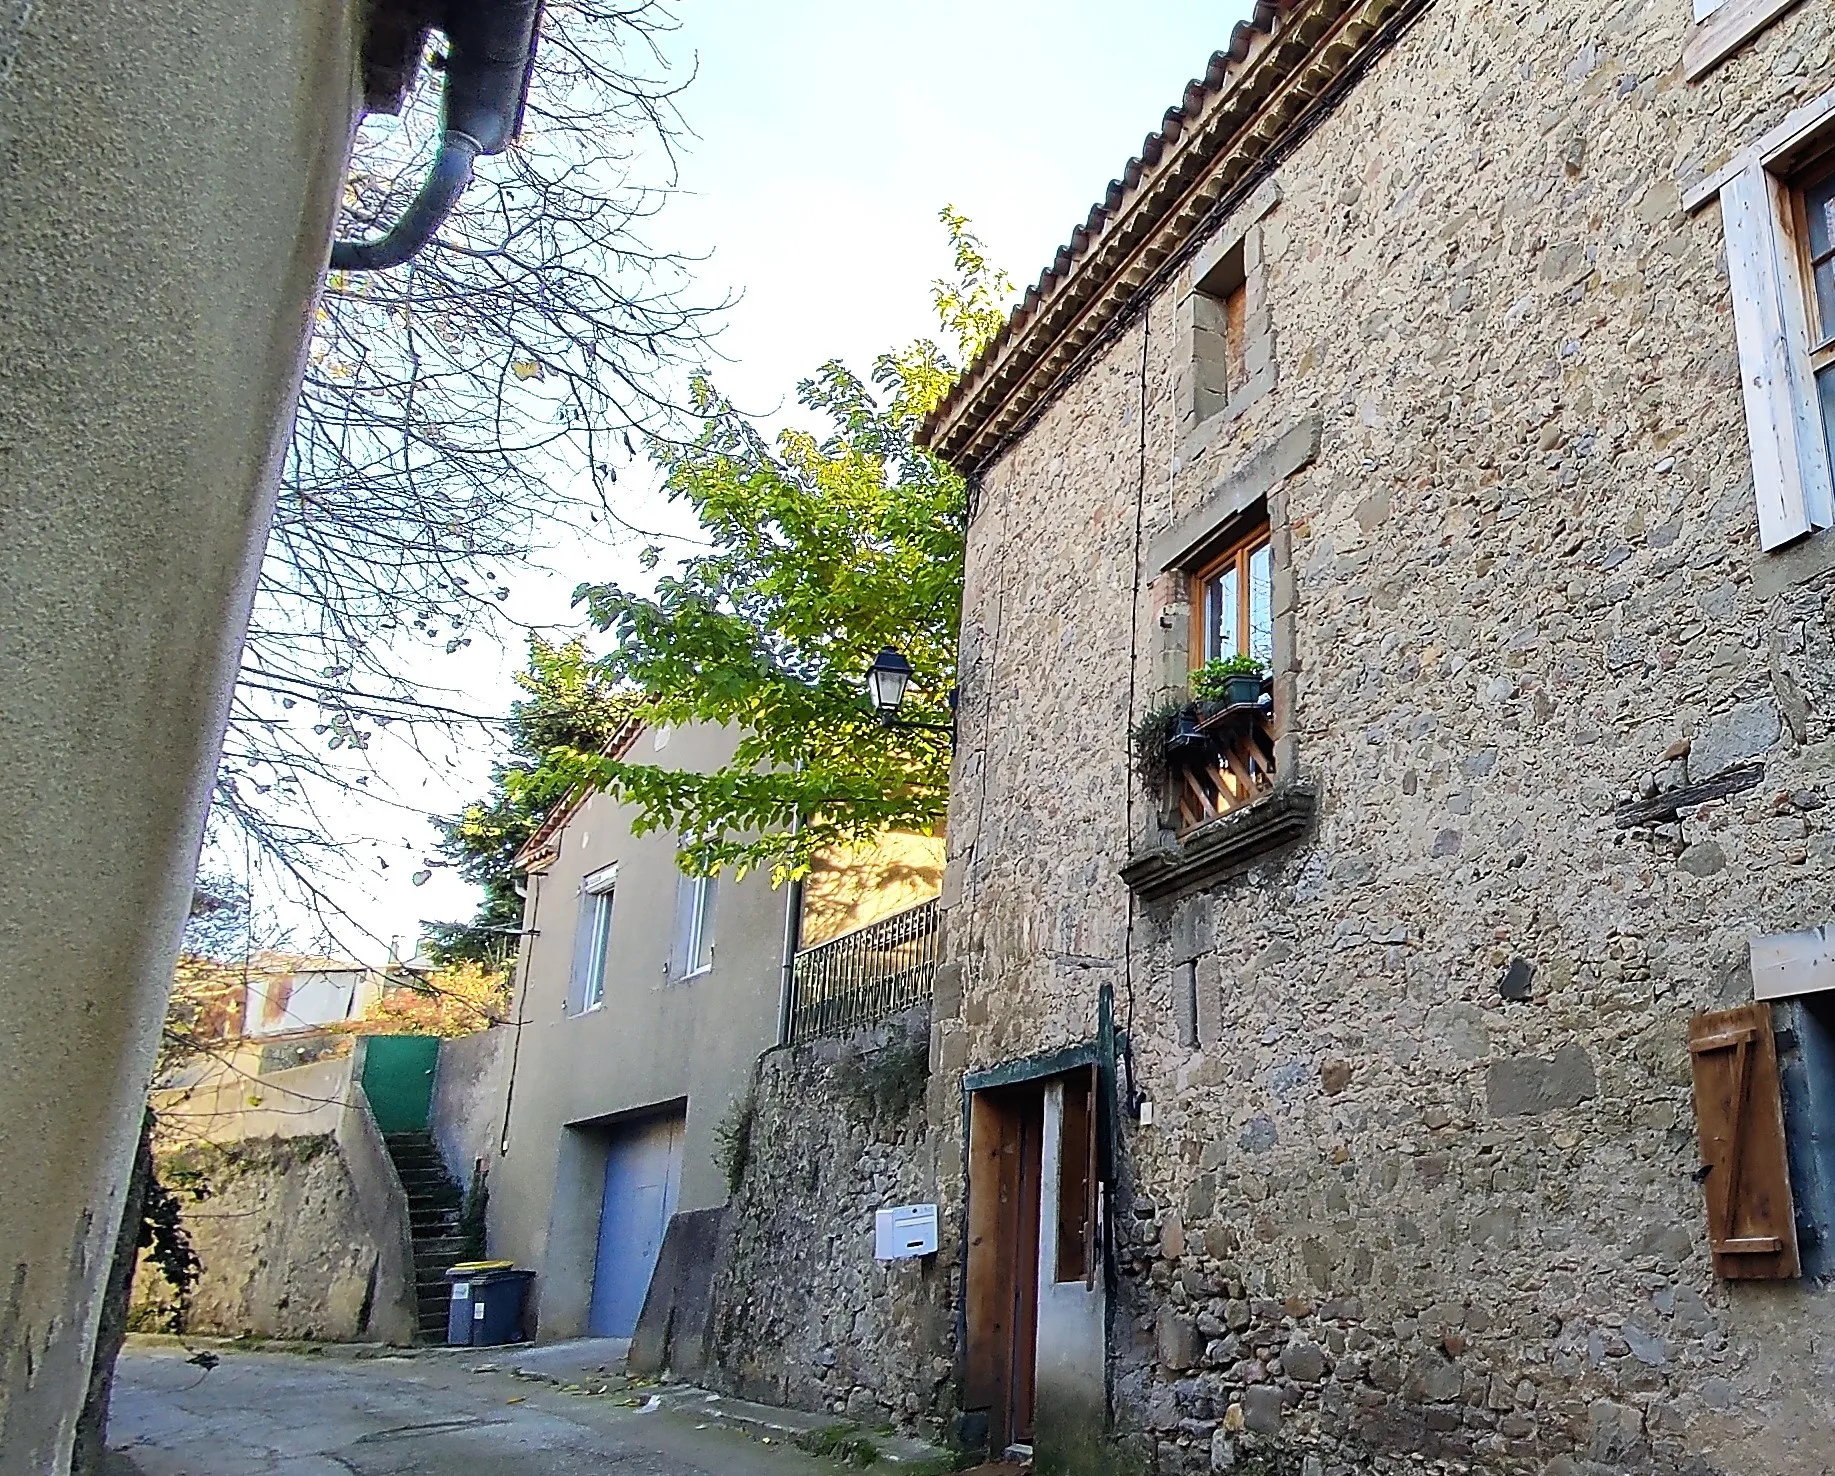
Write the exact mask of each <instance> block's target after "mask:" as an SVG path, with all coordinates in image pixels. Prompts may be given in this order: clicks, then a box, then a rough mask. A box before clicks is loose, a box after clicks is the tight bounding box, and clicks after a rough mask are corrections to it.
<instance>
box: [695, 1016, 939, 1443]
mask: <svg viewBox="0 0 1835 1476" xmlns="http://www.w3.org/2000/svg"><path fill="white" fill-rule="evenodd" d="M929 1021H930V1011H929V1007H928V1005H927V1004H926V1005H920V1006H918V1007H916V1008H915V1009H912V1010H909V1011H906V1012H905V1013H903V1014H901V1015H898V1016H894V1017H893V1018H891V1019H888V1020H884V1021H881V1022H879V1023H877V1024H875V1025H871V1026H868V1027H866V1028H864V1029H863V1030H860V1031H857V1032H854V1033H853V1034H851V1035H849V1036H845V1037H838V1038H827V1039H817V1040H812V1041H806V1042H802V1043H800V1044H797V1045H789V1046H780V1047H779V1048H777V1049H776V1050H772V1051H768V1052H766V1054H765V1055H764V1056H763V1058H762V1059H761V1060H760V1061H759V1063H758V1076H757V1081H756V1084H755V1086H754V1088H753V1095H752V1115H751V1118H750V1120H749V1123H748V1125H747V1152H746V1156H745V1164H744V1171H743V1174H742V1176H741V1179H740V1183H739V1187H738V1189H737V1190H736V1191H735V1193H734V1194H733V1197H732V1200H731V1202H730V1203H729V1205H728V1207H727V1212H726V1221H725V1224H724V1225H723V1226H722V1227H721V1237H720V1247H719V1256H718V1259H717V1261H716V1263H715V1271H714V1277H713V1292H712V1296H711V1299H710V1300H711V1305H712V1317H711V1324H710V1328H709V1334H708V1355H707V1363H708V1367H707V1371H706V1373H705V1375H704V1378H705V1379H706V1380H707V1381H708V1382H710V1383H713V1384H714V1385H716V1386H717V1387H719V1388H722V1389H724V1390H726V1391H727V1392H730V1393H734V1394H738V1395H739V1396H741V1397H742V1398H749V1399H761V1400H765V1401H767V1402H769V1403H773V1404H785V1405H789V1406H790V1407H792V1408H795V1409H806V1410H810V1411H812V1412H816V1413H823V1412H826V1413H830V1414H833V1415H834V1416H835V1417H836V1418H837V1419H838V1420H848V1421H854V1422H858V1423H861V1424H867V1425H882V1424H894V1425H898V1426H900V1427H901V1428H904V1429H907V1430H911V1431H914V1432H917V1433H922V1434H925V1435H928V1436H931V1437H933V1438H934V1437H938V1436H941V1435H943V1434H945V1433H946V1424H947V1418H946V1417H947V1415H948V1414H949V1412H950V1410H951V1407H952V1404H953V1389H952V1387H951V1383H950V1375H951V1373H952V1371H953V1362H952V1358H951V1353H952V1351H953V1348H954V1307H955V1302H956V1286H955V1277H954V1276H953V1275H952V1271H951V1268H950V1267H949V1266H948V1265H946V1264H940V1263H939V1262H938V1261H937V1260H936V1259H935V1258H933V1257H923V1258H912V1259H906V1260H888V1261H880V1260H876V1259H875V1258H874V1245H873V1237H872V1235H871V1234H870V1233H869V1232H870V1227H871V1226H872V1224H873V1218H874V1214H875V1212H876V1211H878V1210H881V1209H884V1208H886V1207H888V1206H890V1205H898V1204H910V1203H913V1202H916V1201H920V1200H923V1199H924V1198H925V1197H926V1195H927V1193H928V1185H929V1181H930V1177H931V1166H930V1141H929V1132H928V1125H927V1121H926V1117H925V1113H924V1110H923V1107H924V1087H925V1080H926V1046H927V1041H928V1025H929Z"/></svg>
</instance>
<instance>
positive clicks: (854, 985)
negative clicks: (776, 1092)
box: [790, 897, 941, 1041]
mask: <svg viewBox="0 0 1835 1476" xmlns="http://www.w3.org/2000/svg"><path fill="white" fill-rule="evenodd" d="M940 936H941V935H940V931H939V929H938V926H937V902H936V898H934V897H933V898H931V899H930V901H928V902H920V903H919V904H918V905H917V906H916V907H908V908H906V909H905V910H904V911H903V912H895V913H893V914H892V916H891V917H883V918H881V919H880V920H879V921H878V922H875V923H868V924H867V925H866V926H865V927H864V928H856V929H854V931H853V932H851V933H843V934H842V935H841V936H840V937H839V938H834V939H831V940H830V941H828V942H827V943H819V944H817V945H816V946H815V947H814V948H805V949H804V950H803V951H802V952H801V953H799V954H797V956H796V968H795V971H794V973H793V974H792V977H791V999H790V1039H791V1040H792V1041H798V1040H809V1039H811V1038H812V1037H814V1036H818V1035H842V1034H845V1033H846V1032H848V1031H850V1030H852V1029H854V1028H855V1027H857V1026H860V1025H867V1024H871V1023H872V1022H873V1021H874V1020H879V1019H883V1018H885V1017H886V1016H887V1015H896V1014H897V1013H898V1012H899V1011H900V1010H904V1009H908V1008H910V1007H911V1006H912V1005H914V1004H917V1003H918V1002H919V1001H920V1000H925V999H928V998H929V997H930V992H931V989H932V988H933V987H934V986H935V984H936V978H937V961H938V942H939V938H940Z"/></svg>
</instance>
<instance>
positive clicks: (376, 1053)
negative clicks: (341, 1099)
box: [363, 1035, 440, 1133]
mask: <svg viewBox="0 0 1835 1476" xmlns="http://www.w3.org/2000/svg"><path fill="white" fill-rule="evenodd" d="M439 1059H440V1042H439V1039H438V1038H437V1037H435V1036H431V1035H366V1036H364V1037H363V1095H364V1096H366V1097H368V1098H369V1099H370V1113H371V1115H373V1116H374V1117H375V1119H376V1126H377V1127H378V1128H379V1129H380V1130H381V1131H383V1132H385V1133H424V1132H426V1131H427V1121H428V1115H429V1112H430V1111H431V1109H432V1106H433V1068H434V1067H435V1066H436V1065H437V1064H438V1063H439Z"/></svg>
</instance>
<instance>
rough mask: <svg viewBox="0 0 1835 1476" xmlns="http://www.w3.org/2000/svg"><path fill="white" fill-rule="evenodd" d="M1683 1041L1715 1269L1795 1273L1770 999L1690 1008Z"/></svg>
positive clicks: (1727, 1273)
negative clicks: (1706, 1010)
mask: <svg viewBox="0 0 1835 1476" xmlns="http://www.w3.org/2000/svg"><path fill="white" fill-rule="evenodd" d="M1688 1049H1689V1057H1690V1060H1691V1062H1692V1064H1693V1067H1694V1076H1695V1126H1696V1130H1697V1132H1698V1133H1699V1135H1700V1139H1701V1175H1700V1177H1701V1183H1702V1189H1703V1192H1704V1193H1705V1195H1706V1199H1707V1218H1708V1249H1709V1250H1710V1251H1711V1252H1712V1253H1713V1257H1714V1270H1715V1273H1716V1274H1717V1275H1720V1276H1724V1277H1727V1278H1728V1279H1730V1280H1740V1279H1776V1278H1780V1277H1791V1276H1796V1275H1798V1274H1799V1273H1798V1263H1797V1228H1796V1218H1795V1213H1794V1210H1793V1208H1792V1204H1791V1193H1790V1167H1789V1162H1788V1159H1787V1156H1786V1149H1785V1139H1784V1108H1783V1099H1782V1097H1781V1095H1780V1092H1779V1087H1778V1057H1777V1047H1776V1043H1775V1041H1774V1040H1773V1038H1772V1032H1771V1006H1770V1005H1768V1004H1751V1005H1744V1006H1742V1007H1741V1008H1739V1009H1736V1010H1719V1011H1715V1012H1713V1013H1711V1014H1706V1015H1697V1016H1696V1017H1695V1018H1694V1019H1693V1020H1691V1021H1690V1022H1689V1030H1688Z"/></svg>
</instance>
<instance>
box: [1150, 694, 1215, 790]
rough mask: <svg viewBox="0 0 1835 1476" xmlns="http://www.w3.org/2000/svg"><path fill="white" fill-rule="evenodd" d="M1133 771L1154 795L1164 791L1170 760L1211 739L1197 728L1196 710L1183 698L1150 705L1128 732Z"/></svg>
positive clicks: (1168, 775) (1169, 699)
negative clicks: (1131, 750) (1132, 754)
mask: <svg viewBox="0 0 1835 1476" xmlns="http://www.w3.org/2000/svg"><path fill="white" fill-rule="evenodd" d="M1130 736H1131V738H1132V746H1133V749H1134V772H1135V773H1136V774H1137V775H1139V776H1140V781H1141V783H1142V784H1144V785H1145V786H1146V787H1147V788H1148V789H1149V790H1151V791H1153V792H1154V793H1156V794H1164V793H1165V791H1166V784H1167V781H1168V779H1169V778H1170V775H1171V766H1172V762H1173V760H1175V759H1178V758H1180V757H1181V756H1183V755H1184V754H1186V753H1187V752H1188V751H1189V750H1190V749H1192V748H1194V747H1196V746H1199V745H1204V744H1208V743H1209V742H1210V741H1211V740H1210V739H1209V738H1207V737H1206V736H1205V735H1204V734H1203V733H1201V732H1200V731H1199V730H1198V709H1197V708H1196V706H1194V705H1193V704H1192V703H1190V702H1186V701H1184V700H1183V699H1182V698H1177V697H1173V698H1168V699H1167V700H1166V701H1164V702H1161V703H1160V704H1158V705H1157V706H1155V707H1153V708H1150V709H1149V710H1148V711H1147V712H1145V713H1143V714H1142V715H1141V718H1140V721H1139V722H1137V723H1135V725H1134V731H1133V733H1132V734H1131V735H1130Z"/></svg>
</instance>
